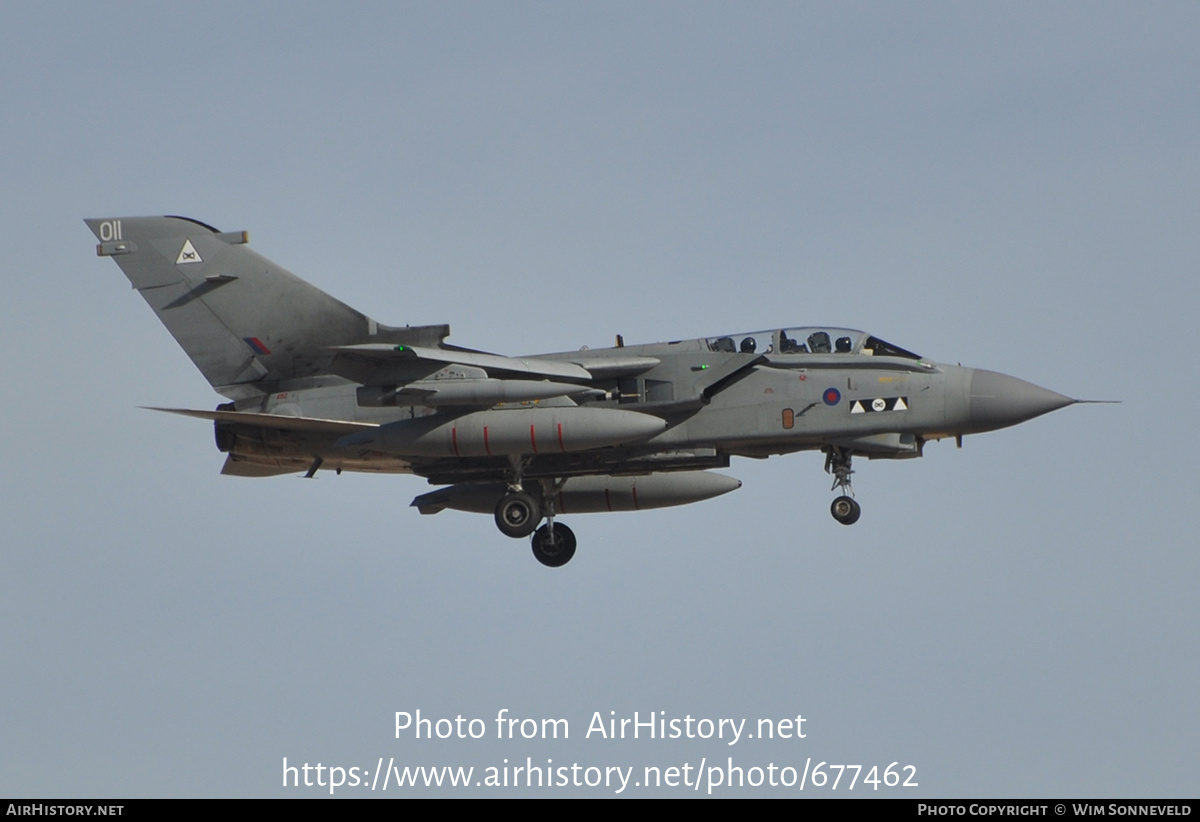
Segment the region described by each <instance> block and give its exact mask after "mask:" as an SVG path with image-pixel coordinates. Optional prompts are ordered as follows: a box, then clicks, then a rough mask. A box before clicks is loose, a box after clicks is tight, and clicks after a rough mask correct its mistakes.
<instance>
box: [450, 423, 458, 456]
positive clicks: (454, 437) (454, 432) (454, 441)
mask: <svg viewBox="0 0 1200 822" xmlns="http://www.w3.org/2000/svg"><path fill="white" fill-rule="evenodd" d="M450 443H451V445H453V446H454V456H456V457H457V456H460V455H459V453H458V426H457V425H456V426H454V427H453V428H451V429H450Z"/></svg>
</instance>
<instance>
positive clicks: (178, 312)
mask: <svg viewBox="0 0 1200 822" xmlns="http://www.w3.org/2000/svg"><path fill="white" fill-rule="evenodd" d="M84 222H86V223H87V226H88V228H90V229H91V230H92V233H93V234H95V235H96V238H97V239H98V240H99V241H100V244H99V245H98V246H96V253H97V254H98V255H100V256H101V257H112V258H113V259H114V260H115V261H116V263H117V265H119V266H120V267H121V270H122V271H123V272H124V273H125V276H126V277H128V278H129V281H130V282H131V283H132V284H133V287H134V288H135V289H137V291H138V293H140V294H141V295H142V298H143V299H145V301H146V302H147V303H148V304H149V305H150V308H151V309H153V310H154V313H155V314H156V315H157V316H158V318H159V319H160V320H161V321H162V323H163V325H165V326H166V327H167V330H168V331H170V332H171V335H172V336H173V337H175V340H176V341H177V342H178V343H179V344H180V346H182V347H183V350H184V351H185V352H187V355H188V356H189V357H191V359H192V362H194V363H195V364H196V367H197V368H199V369H200V371H201V373H203V374H204V376H205V378H207V379H208V381H209V383H210V384H211V385H212V386H213V388H215V389H216V390H217V391H218V392H219V393H221V394H224V395H225V396H227V397H230V398H232V399H240V398H243V397H247V396H252V395H254V394H260V393H264V392H271V391H275V390H277V389H278V385H279V384H280V383H282V382H286V381H290V380H296V379H301V378H305V377H314V376H320V375H323V374H328V373H330V372H329V370H328V367H329V364H330V362H331V361H332V359H333V356H334V353H333V352H332V351H330V349H331V348H333V347H335V346H345V345H356V344H363V343H372V342H374V343H407V344H410V345H416V344H421V345H437V344H439V343H440V342H441V340H442V339H444V338H445V336H446V335H447V333H448V332H449V329H448V328H447V327H446V326H425V327H415V328H414V327H403V328H392V327H389V326H384V325H380V324H379V323H376V322H375V321H374V320H372V319H371V318H370V317H367V316H366V315H365V314H362V313H361V312H359V311H356V310H355V309H353V308H351V307H350V306H348V305H346V304H345V303H342V302H340V301H339V300H336V299H334V298H333V297H331V296H329V295H328V294H326V293H325V292H324V291H321V290H320V289H319V288H317V287H316V286H313V285H310V284H308V283H306V282H304V281H303V280H301V279H300V278H299V277H296V276H295V275H294V274H292V273H290V272H288V271H286V270H285V269H283V268H280V267H279V266H277V265H275V264H274V263H272V262H271V261H270V260H268V259H266V258H265V257H262V256H260V255H258V254H256V253H255V252H254V251H252V250H250V249H249V248H248V247H247V245H246V243H247V241H248V237H247V234H246V232H243V231H239V232H222V231H218V230H217V229H215V228H213V227H212V226H209V225H205V224H204V223H201V222H198V221H196V220H192V219H188V218H186V217H121V218H105V219H92V220H85V221H84Z"/></svg>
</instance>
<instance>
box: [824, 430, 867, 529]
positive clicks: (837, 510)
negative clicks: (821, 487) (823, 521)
mask: <svg viewBox="0 0 1200 822" xmlns="http://www.w3.org/2000/svg"><path fill="white" fill-rule="evenodd" d="M851 456H852V455H851V453H850V449H849V448H840V447H838V446H836V445H830V446H827V447H826V448H825V473H826V474H833V486H832V487H831V488H830V490H831V491H832V490H837V489H839V488H840V489H842V491H843V492H844V493H843V494H842V495H841V496H840V497H838V498H837V499H835V500H834V501H833V504H832V505H830V506H829V513H831V514H833V518H834V519H836V520H837V521H838V522H840V523H841V524H842V525H853V524H854V523H856V522H858V518H859V517H860V516H862V506H861V505H859V504H858V503H857V502H856V501H855V499H854V496H853V494H854V489H853V488H851V487H850V475H851V474H853V473H854V469H853V468H851V467H850V458H851Z"/></svg>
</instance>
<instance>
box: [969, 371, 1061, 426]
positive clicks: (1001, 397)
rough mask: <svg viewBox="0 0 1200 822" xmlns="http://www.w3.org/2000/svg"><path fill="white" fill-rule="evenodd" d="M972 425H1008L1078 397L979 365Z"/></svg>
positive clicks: (973, 389)
mask: <svg viewBox="0 0 1200 822" xmlns="http://www.w3.org/2000/svg"><path fill="white" fill-rule="evenodd" d="M970 393H971V405H970V409H971V428H972V429H973V430H974V431H975V432H977V433H978V432H981V431H994V430H995V429H997V428H1007V427H1008V426H1010V425H1016V424H1017V423H1020V422H1025V420H1031V419H1033V418H1034V417H1040V416H1041V415H1042V414H1048V413H1050V412H1051V411H1054V410H1056V409H1059V408H1063V407H1064V406H1067V405H1071V404H1072V403H1074V402H1075V400H1073V399H1071V398H1070V397H1064V396H1063V395H1062V394H1059V393H1057V392H1055V391H1051V390H1050V389H1048V388H1042V387H1041V386H1038V385H1034V384H1033V383H1031V382H1025V380H1019V379H1017V378H1016V377H1010V376H1008V375H1007V374H999V373H997V372H995V371H985V370H983V369H981V368H976V369H975V373H974V374H972V375H971V392H970Z"/></svg>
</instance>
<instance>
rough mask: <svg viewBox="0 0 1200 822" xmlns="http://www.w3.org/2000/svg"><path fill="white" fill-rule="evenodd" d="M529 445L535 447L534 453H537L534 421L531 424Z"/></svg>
mask: <svg viewBox="0 0 1200 822" xmlns="http://www.w3.org/2000/svg"><path fill="white" fill-rule="evenodd" d="M529 445H530V447H531V448H533V453H535V454H536V453H537V434H535V433H533V423H530V424H529Z"/></svg>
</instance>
